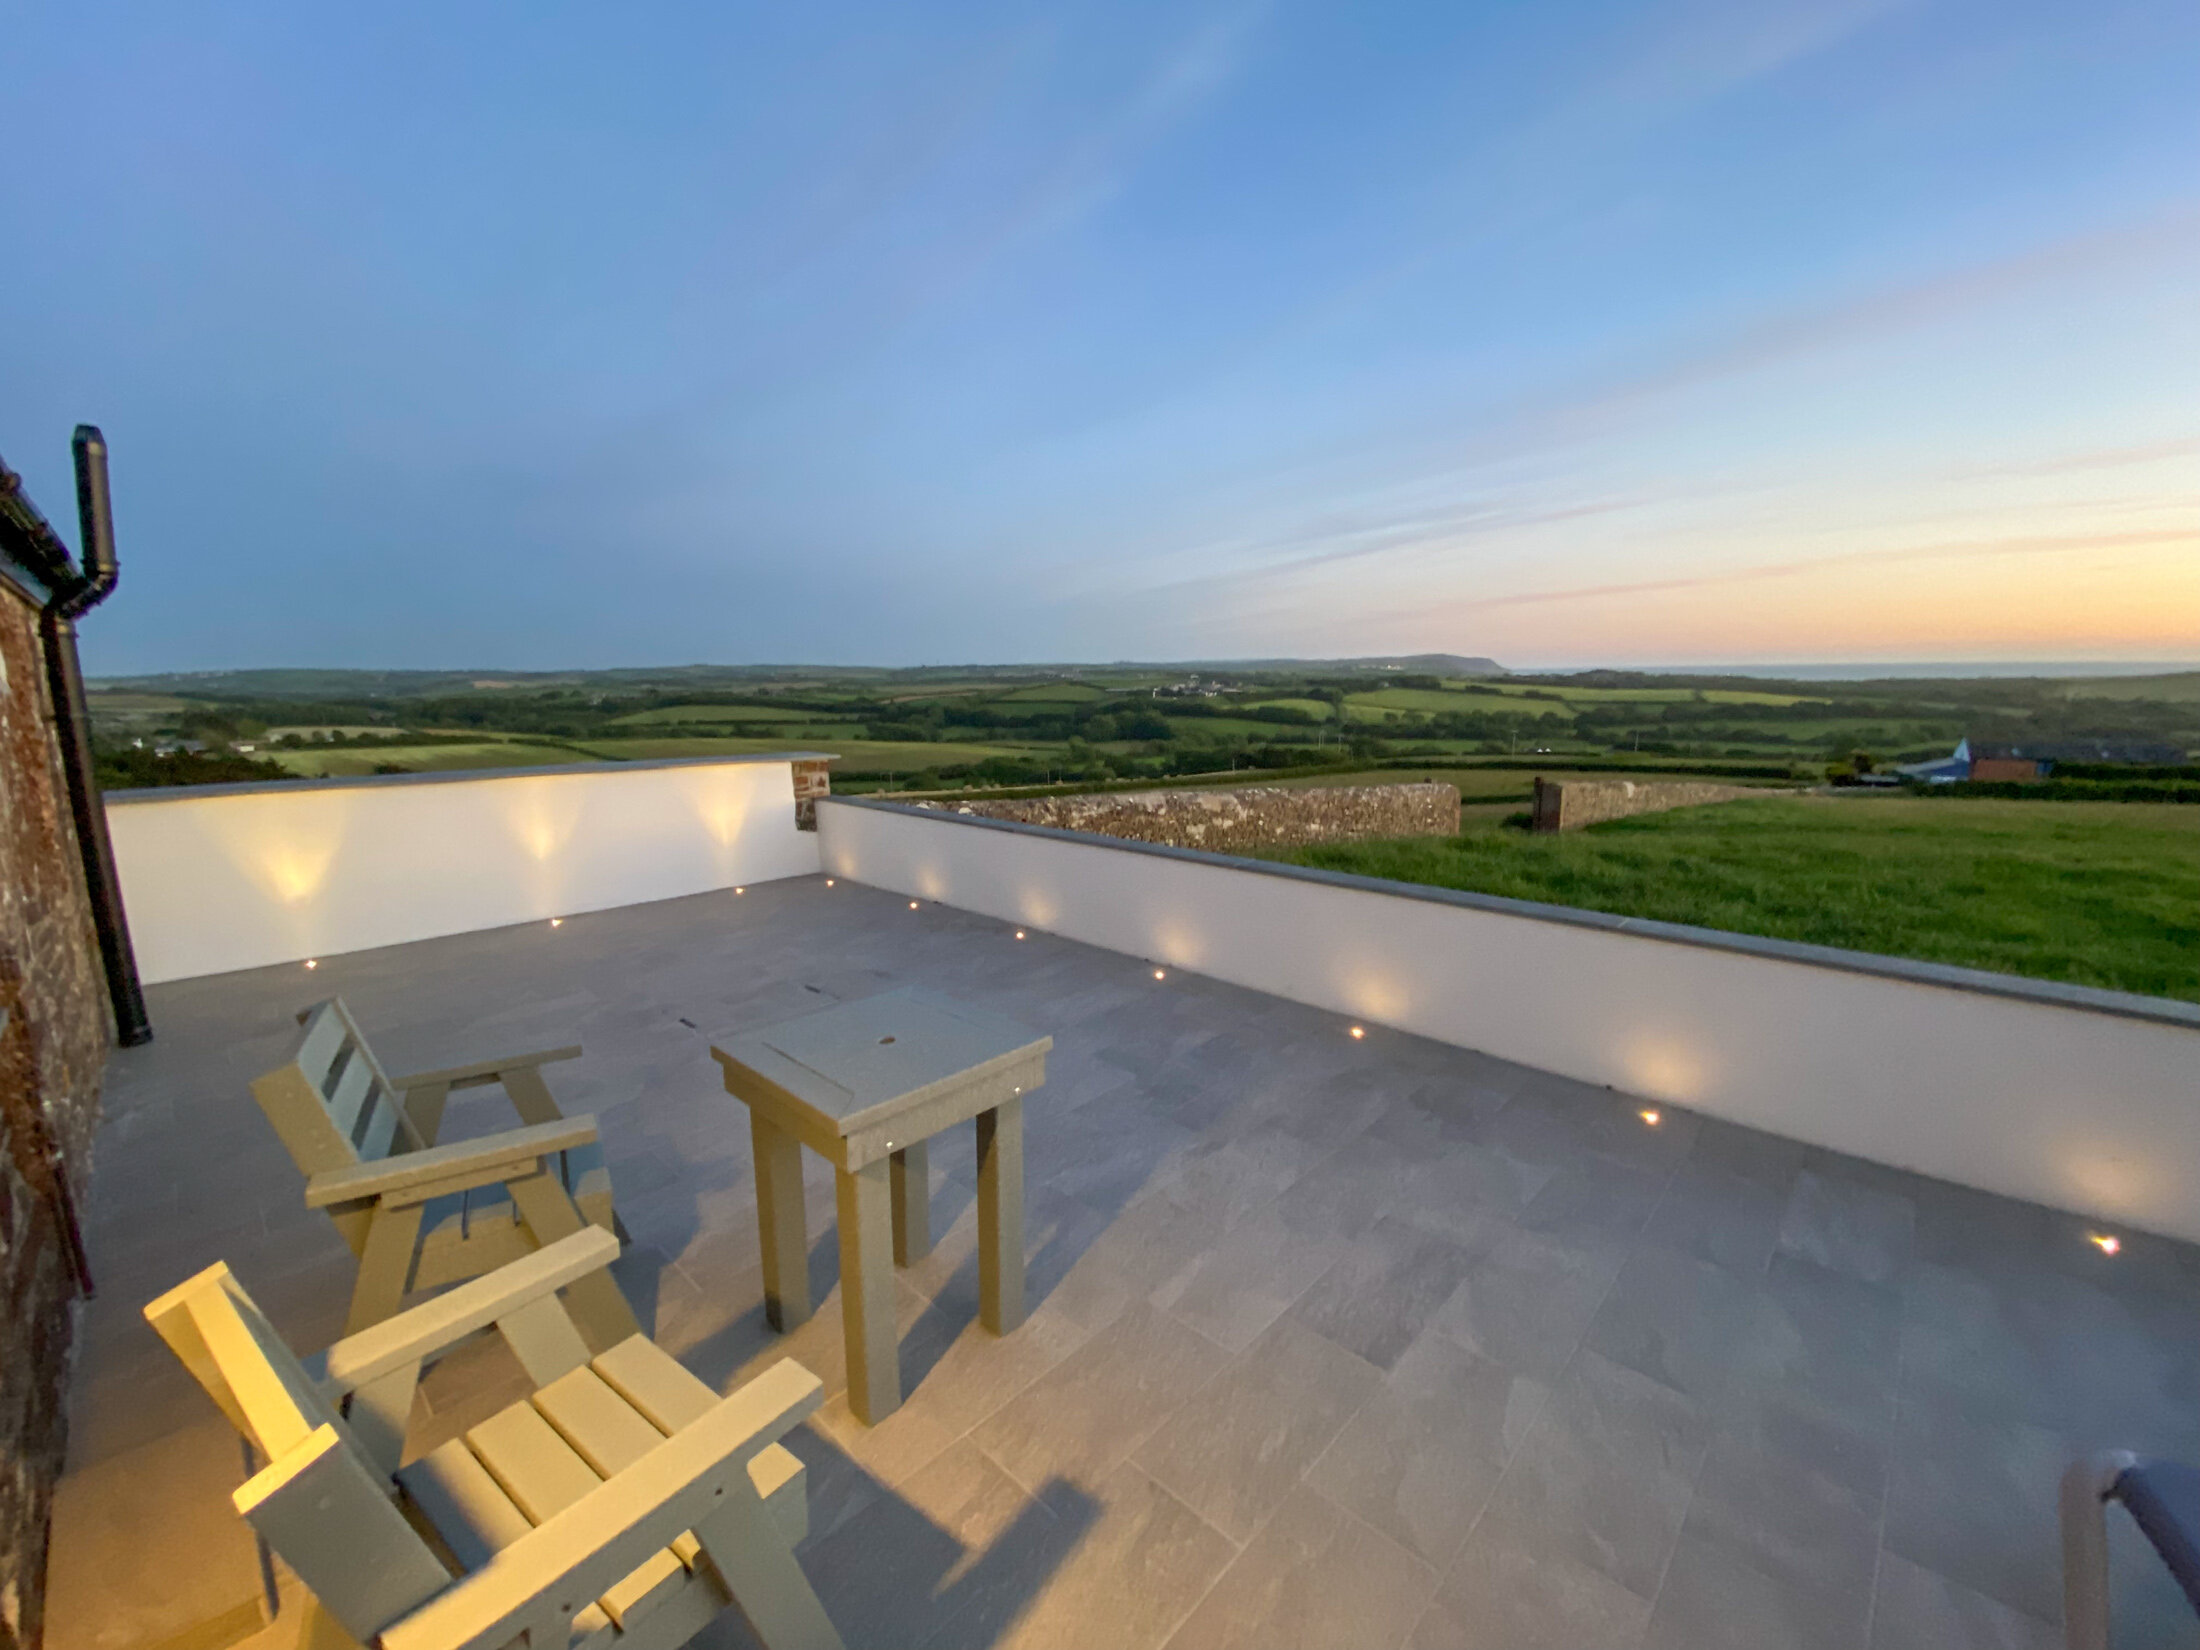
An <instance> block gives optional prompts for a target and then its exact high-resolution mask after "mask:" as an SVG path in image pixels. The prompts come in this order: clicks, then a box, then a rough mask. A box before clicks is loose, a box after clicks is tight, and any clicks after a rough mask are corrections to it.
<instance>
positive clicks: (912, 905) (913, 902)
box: [909, 900, 917, 911]
mask: <svg viewBox="0 0 2200 1650" xmlns="http://www.w3.org/2000/svg"><path fill="white" fill-rule="evenodd" d="M916 908H917V902H916V901H915V900H911V901H910V902H909V909H910V910H912V911H914V910H915V909H916Z"/></svg>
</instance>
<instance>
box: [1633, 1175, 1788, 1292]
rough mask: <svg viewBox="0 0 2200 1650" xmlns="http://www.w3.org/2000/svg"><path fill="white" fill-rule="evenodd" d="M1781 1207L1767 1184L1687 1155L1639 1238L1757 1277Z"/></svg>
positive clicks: (1776, 1235) (1769, 1255)
mask: <svg viewBox="0 0 2200 1650" xmlns="http://www.w3.org/2000/svg"><path fill="white" fill-rule="evenodd" d="M1784 1207H1785V1199H1784V1198H1783V1197H1782V1196H1781V1194H1780V1193H1778V1192H1776V1191H1774V1190H1773V1189H1772V1188H1771V1187H1769V1186H1765V1185H1762V1184H1760V1183H1759V1182H1757V1181H1755V1180H1751V1179H1748V1178H1745V1177H1744V1176H1741V1175H1736V1174H1729V1173H1727V1172H1726V1171H1724V1170H1722V1169H1708V1168H1704V1167H1703V1166H1701V1165H1700V1164H1698V1163H1696V1162H1694V1161H1693V1160H1691V1161H1690V1162H1688V1163H1686V1164H1684V1165H1682V1167H1681V1168H1680V1169H1679V1171H1678V1172H1676V1173H1675V1174H1674V1176H1673V1178H1672V1180H1671V1181H1670V1182H1669V1183H1668V1184H1667V1186H1666V1189H1665V1195H1664V1197H1662V1198H1661V1199H1659V1201H1658V1206H1657V1209H1656V1211H1655V1212H1654V1213H1653V1214H1652V1215H1651V1216H1650V1221H1649V1224H1648V1225H1646V1226H1645V1227H1644V1228H1643V1231H1642V1238H1643V1241H1644V1242H1645V1243H1654V1244H1656V1245H1658V1246H1659V1247H1660V1248H1665V1249H1675V1250H1678V1251H1679V1252H1680V1253H1682V1254H1684V1255H1693V1256H1694V1257H1695V1258H1696V1259H1698V1260H1708V1261H1710V1262H1712V1263H1713V1264H1714V1265H1717V1266H1723V1267H1725V1268H1726V1269H1727V1270H1728V1271H1730V1272H1733V1273H1735V1274H1736V1275H1738V1276H1740V1277H1745V1278H1757V1277H1762V1276H1763V1275H1764V1272H1765V1268H1766V1266H1767V1265H1769V1264H1770V1263H1771V1260H1772V1251H1773V1248H1774V1247H1775V1245H1777V1243H1778V1242H1779V1237H1780V1213H1781V1210H1782V1209H1783V1208H1784Z"/></svg>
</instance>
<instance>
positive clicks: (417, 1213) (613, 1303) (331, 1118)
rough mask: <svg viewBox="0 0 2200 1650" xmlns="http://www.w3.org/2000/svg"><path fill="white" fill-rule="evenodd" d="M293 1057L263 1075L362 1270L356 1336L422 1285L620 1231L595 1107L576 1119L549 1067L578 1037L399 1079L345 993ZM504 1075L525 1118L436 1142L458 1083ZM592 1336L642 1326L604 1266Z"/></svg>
mask: <svg viewBox="0 0 2200 1650" xmlns="http://www.w3.org/2000/svg"><path fill="white" fill-rule="evenodd" d="M298 1018H299V1023H300V1025H301V1027H302V1028H303V1029H302V1030H301V1032H300V1034H299V1038H298V1044H297V1047H296V1048H295V1050H293V1052H292V1054H291V1057H290V1059H289V1060H288V1061H286V1062H285V1063H284V1064H282V1065H280V1066H278V1067H276V1068H275V1069H274V1070H273V1071H271V1072H269V1073H267V1075H265V1076H264V1077H261V1078H259V1079H257V1080H256V1081H255V1082H254V1083H253V1085H252V1097H253V1099H255V1100H257V1101H258V1102H259V1103H260V1109H261V1110H262V1111H263V1112H265V1113H266V1114H267V1119H268V1121H269V1122H270V1123H272V1124H274V1125H275V1132H276V1133H277V1134H279V1135H281V1136H282V1140H283V1144H284V1146H286V1147H287V1148H288V1149H289V1151H290V1156H291V1160H292V1161H293V1162H295V1163H296V1164H297V1165H298V1169H299V1172H300V1173H302V1174H304V1175H305V1177H306V1206H307V1207H308V1208H314V1209H322V1210H325V1211H327V1213H328V1216H329V1218H330V1219H331V1220H332V1221H334V1222H335V1224H336V1229H337V1231H339V1232H340V1233H342V1234H343V1237H344V1241H345V1242H346V1243H348V1244H349V1245H350V1246H351V1252H352V1253H353V1254H354V1255H356V1256H358V1257H359V1275H358V1281H357V1282H356V1283H355V1284H354V1286H353V1288H352V1296H351V1311H350V1314H349V1315H348V1317H347V1318H346V1319H345V1323H344V1332H345V1333H346V1334H357V1333H358V1332H359V1331H360V1330H363V1329H366V1328H368V1327H369V1326H371V1325H373V1324H377V1323H380V1322H381V1321H382V1320H383V1319H384V1318H387V1317H389V1316H390V1315H391V1314H392V1313H394V1312H396V1311H398V1310H399V1309H400V1308H401V1307H402V1306H403V1305H404V1304H405V1297H406V1296H407V1295H408V1294H410V1293H412V1292H414V1291H416V1290H423V1289H438V1288H441V1287H443V1286H444V1285H445V1284H450V1283H456V1282H459V1281H461V1280H463V1279H466V1278H476V1277H480V1276H482V1275H483V1274H484V1273H487V1272H492V1271H494V1270H496V1269H497V1268H498V1267H500V1266H503V1265H506V1264H508V1263H510V1262H511V1261H514V1260H517V1259H519V1258H520V1257H521V1256H523V1255H526V1254H529V1253H531V1252H532V1251H534V1250H536V1249H539V1248H541V1247H542V1246H543V1245H544V1244H548V1243H555V1242H556V1241H557V1240H558V1239H560V1238H562V1237H566V1236H568V1235H569V1234H571V1233H573V1232H577V1231H579V1230H580V1228H581V1226H582V1224H583V1223H584V1222H587V1223H592V1224H594V1225H597V1226H601V1227H603V1228H605V1229H607V1230H612V1231H616V1223H617V1216H616V1214H615V1213H614V1212H613V1208H612V1200H611V1175H610V1172H609V1170H608V1169H606V1167H605V1166H604V1161H603V1148H602V1146H601V1145H600V1144H599V1142H598V1141H597V1138H596V1120H595V1119H594V1118H593V1117H571V1118H569V1117H565V1116H563V1115H561V1114H560V1112H559V1111H558V1107H557V1102H556V1101H554V1100H553V1099H551V1097H550V1090H549V1087H548V1085H547V1084H545V1083H544V1082H543V1079H542V1071H541V1068H542V1066H544V1065H545V1064H547V1063H548V1062H550V1061H552V1060H569V1059H571V1058H573V1057H574V1056H575V1055H577V1054H579V1053H580V1050H579V1049H578V1048H557V1049H545V1050H542V1051H541V1052H539V1053H535V1054H521V1055H513V1056H509V1057H506V1058H503V1059H496V1060H482V1061H477V1062H476V1063H474V1064H472V1065H466V1066H455V1067H452V1068H451V1069H449V1070H446V1071H427V1072H420V1073H418V1074H416V1075H414V1076H410V1077H399V1078H395V1079H393V1078H391V1077H390V1076H389V1075H388V1074H387V1073H386V1072H384V1070H383V1069H382V1064H381V1062H380V1061H378V1060H377V1059H375V1057H374V1051H373V1050H372V1049H370V1048H369V1047H368V1046H367V1040H366V1038H365V1037H364V1036H363V1035H361V1033H360V1030H359V1027H358V1024H357V1023H356V1022H355V1021H354V1020H353V1019H352V1017H351V1015H350V1013H349V1011H347V1010H346V1009H345V1007H344V1002H343V999H342V998H340V997H337V998H331V999H330V1000H329V1001H328V1002H325V1003H321V1004H318V1005H316V1006H315V1007H313V1008H309V1009H307V1010H306V1011H305V1012H304V1013H303V1014H301V1015H299V1017H298ZM490 1083H497V1084H501V1085H503V1088H504V1091H505V1093H506V1094H507V1095H509V1096H510V1097H511V1101H512V1105H513V1108H514V1109H515V1110H516V1111H517V1112H518V1113H519V1116H520V1121H521V1123H522V1125H523V1126H522V1127H520V1128H517V1129H511V1130H507V1131H506V1132H504V1133H501V1134H493V1135H488V1136H485V1137H483V1138H481V1139H477V1140H468V1141H464V1142H461V1143H457V1144H452V1145H448V1146H445V1145H438V1144H437V1143H436V1136H437V1133H438V1131H439V1130H440V1129H441V1127H442V1123H443V1108H444V1103H445V1102H446V1101H447V1100H448V1099H449V1098H450V1095H451V1091H452V1090H454V1089H465V1088H473V1087H477V1086H480V1085H484V1084H490ZM573 1299H574V1307H575V1314H576V1316H577V1317H579V1319H580V1320H581V1322H582V1324H583V1326H584V1327H585V1328H586V1330H587V1331H588V1334H589V1336H590V1339H591V1341H592V1343H593V1344H595V1345H597V1346H610V1345H613V1344H615V1343H616V1342H619V1341H622V1340H625V1339H626V1338H627V1337H628V1336H629V1335H633V1334H637V1333H639V1331H640V1327H641V1326H640V1325H639V1324H637V1323H636V1322H635V1321H634V1313H633V1311H632V1309H631V1308H629V1307H628V1305H627V1303H626V1297H625V1296H624V1295H622V1294H620V1293H619V1287H618V1285H617V1284H616V1283H615V1282H614V1281H613V1280H612V1278H611V1277H610V1275H609V1274H608V1273H605V1274H601V1275H599V1276H595V1277H591V1278H588V1279H586V1280H584V1281H583V1282H582V1283H580V1284H578V1285H576V1286H575V1291H574V1297H573Z"/></svg>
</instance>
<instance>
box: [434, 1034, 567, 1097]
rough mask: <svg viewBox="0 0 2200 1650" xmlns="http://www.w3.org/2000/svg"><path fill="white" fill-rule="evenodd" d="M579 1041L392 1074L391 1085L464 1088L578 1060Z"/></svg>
mask: <svg viewBox="0 0 2200 1650" xmlns="http://www.w3.org/2000/svg"><path fill="white" fill-rule="evenodd" d="M580 1057H581V1045H580V1044H578V1043H570V1044H568V1045H567V1046H565V1047H564V1048H545V1049H537V1050H536V1051H535V1052H534V1053H532V1054H506V1055H503V1056H501V1057H499V1058H497V1059H494V1060H474V1061H470V1062H468V1063H467V1064H465V1065H463V1066H451V1067H448V1068H446V1069H445V1070H442V1071H416V1072H414V1073H412V1074H411V1075H410V1076H407V1077H392V1078H391V1079H390V1086H391V1087H392V1088H395V1089H399V1090H404V1089H424V1088H427V1087H429V1086H430V1085H431V1084H435V1083H448V1084H450V1086H451V1087H452V1088H454V1089H456V1088H467V1087H470V1086H471V1085H473V1084H475V1083H494V1082H496V1081H497V1080H498V1079H499V1078H500V1077H502V1076H503V1075H504V1074H505V1073H506V1072H508V1071H531V1070H533V1069H534V1068H535V1067H536V1066H547V1065H549V1064H551V1063H552V1062H553V1061H557V1060H578V1059H579V1058H580Z"/></svg>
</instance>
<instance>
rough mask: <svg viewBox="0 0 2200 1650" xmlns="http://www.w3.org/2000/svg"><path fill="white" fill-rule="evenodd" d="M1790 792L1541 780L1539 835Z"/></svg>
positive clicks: (1668, 783)
mask: <svg viewBox="0 0 2200 1650" xmlns="http://www.w3.org/2000/svg"><path fill="white" fill-rule="evenodd" d="M1792 794H1793V793H1792V792H1786V791H1778V790H1770V789H1767V788H1765V787H1763V786H1752V785H1708V784H1698V783H1696V782H1695V781H1694V780H1670V781H1669V780H1662V779H1657V780H1640V779H1543V778H1540V777H1539V778H1538V779H1537V780H1536V782H1535V814H1534V820H1535V829H1537V830H1539V831H1572V830H1578V829H1579V828H1580V827H1582V826H1584V825H1597V824H1601V823H1603V822H1604V821H1605V820H1607V819H1625V818H1626V817H1627V816H1628V815H1629V814H1654V813H1659V812H1662V811H1663V810H1664V809H1667V808H1694V807H1697V806H1700V805H1701V804H1703V803H1706V802H1733V801H1737V800H1739V799H1740V798H1742V797H1745V796H1783V795H1792Z"/></svg>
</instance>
